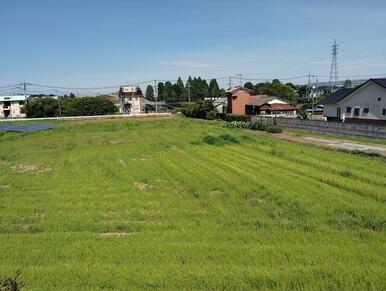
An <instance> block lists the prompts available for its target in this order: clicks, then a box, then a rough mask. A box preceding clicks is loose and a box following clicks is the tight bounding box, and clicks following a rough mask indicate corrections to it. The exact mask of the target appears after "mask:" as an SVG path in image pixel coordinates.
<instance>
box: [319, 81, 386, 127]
mask: <svg viewBox="0 0 386 291" xmlns="http://www.w3.org/2000/svg"><path fill="white" fill-rule="evenodd" d="M322 104H323V105H324V111H323V115H324V116H325V117H326V118H327V120H329V121H331V120H334V121H336V120H338V121H345V122H366V123H385V124H386V78H383V79H370V80H368V81H367V82H365V83H363V84H362V85H360V86H358V87H356V88H354V89H346V88H343V89H339V90H337V91H335V92H334V93H332V94H331V95H330V96H328V97H327V98H326V99H325V100H324V101H323V102H322Z"/></svg>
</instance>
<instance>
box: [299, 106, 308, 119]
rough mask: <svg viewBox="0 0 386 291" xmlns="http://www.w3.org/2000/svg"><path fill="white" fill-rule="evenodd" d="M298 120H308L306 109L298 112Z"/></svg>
mask: <svg viewBox="0 0 386 291" xmlns="http://www.w3.org/2000/svg"><path fill="white" fill-rule="evenodd" d="M296 115H297V117H296V118H297V119H308V113H307V111H306V110H305V109H304V108H300V109H299V110H298V111H297V112H296Z"/></svg>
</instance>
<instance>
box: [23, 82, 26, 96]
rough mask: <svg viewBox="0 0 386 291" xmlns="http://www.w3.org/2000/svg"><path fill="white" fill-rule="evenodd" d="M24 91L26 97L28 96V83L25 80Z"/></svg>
mask: <svg viewBox="0 0 386 291" xmlns="http://www.w3.org/2000/svg"><path fill="white" fill-rule="evenodd" d="M23 91H24V96H27V83H26V82H25V80H24V83H23Z"/></svg>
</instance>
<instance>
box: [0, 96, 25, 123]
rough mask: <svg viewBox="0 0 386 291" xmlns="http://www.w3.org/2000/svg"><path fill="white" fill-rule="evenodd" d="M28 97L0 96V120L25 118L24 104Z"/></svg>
mask: <svg viewBox="0 0 386 291" xmlns="http://www.w3.org/2000/svg"><path fill="white" fill-rule="evenodd" d="M27 97H28V96H26V95H15V96H0V118H20V117H25V116H26V114H25V103H26V99H27Z"/></svg>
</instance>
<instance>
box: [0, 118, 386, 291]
mask: <svg viewBox="0 0 386 291" xmlns="http://www.w3.org/2000/svg"><path fill="white" fill-rule="evenodd" d="M385 230H386V163H385V160H382V159H371V158H366V157H360V156H355V155H351V154H348V153H341V152H335V151H330V150H323V149H318V148H313V147H309V146H305V145H301V144H296V143H290V142H286V141H280V140H275V139H271V138H269V137H265V136H257V135H255V134H253V133H250V132H248V131H244V130H232V129H225V128H222V127H221V125H220V124H219V123H217V122H203V121H196V120H189V119H182V118H169V119H149V120H139V119H133V120H120V121H88V122H63V123H61V127H60V128H58V129H55V130H51V131H45V132H37V133H28V134H20V133H12V134H5V135H2V136H0V278H5V277H9V276H11V275H12V274H13V273H14V272H15V271H16V270H17V269H20V270H21V272H22V275H21V278H22V281H23V282H24V284H25V285H26V288H27V289H28V290H79V289H82V290H97V289H121V290H127V289H153V288H163V289H259V288H261V289H280V290H283V289H287V290H288V289H308V290H325V289H330V290H333V289H340V290H342V289H346V290H382V289H386V255H385V254H386V235H385Z"/></svg>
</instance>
